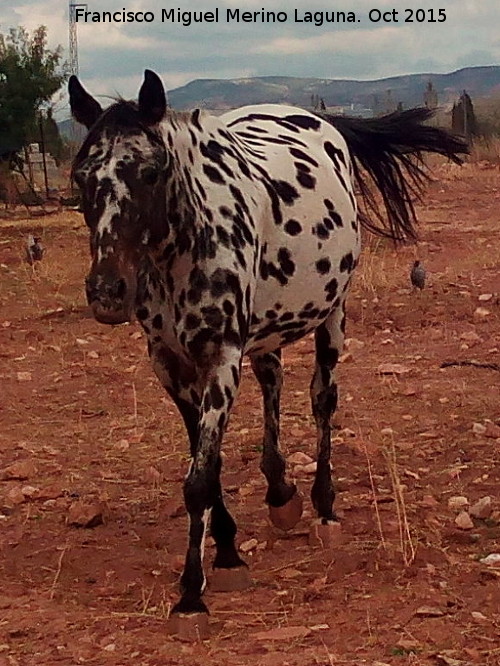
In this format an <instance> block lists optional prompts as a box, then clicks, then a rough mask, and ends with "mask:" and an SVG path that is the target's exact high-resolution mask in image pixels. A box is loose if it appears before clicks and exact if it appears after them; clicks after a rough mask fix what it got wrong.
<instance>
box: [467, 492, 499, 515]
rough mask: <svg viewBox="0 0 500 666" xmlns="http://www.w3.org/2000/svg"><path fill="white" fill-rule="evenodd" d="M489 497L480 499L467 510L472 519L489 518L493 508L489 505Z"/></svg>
mask: <svg viewBox="0 0 500 666" xmlns="http://www.w3.org/2000/svg"><path fill="white" fill-rule="evenodd" d="M491 504H492V503H491V497H490V496H489V495H487V496H486V497H481V499H480V500H478V501H477V502H476V503H475V504H473V505H472V506H471V508H470V509H469V513H470V515H471V516H474V518H481V519H482V520H485V519H486V518H489V517H490V516H491V514H492V511H493V507H492V505H491Z"/></svg>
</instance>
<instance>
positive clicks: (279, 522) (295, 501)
mask: <svg viewBox="0 0 500 666" xmlns="http://www.w3.org/2000/svg"><path fill="white" fill-rule="evenodd" d="M302 504H303V502H302V495H301V494H300V493H299V492H295V494H294V495H292V497H291V499H289V500H288V502H287V503H286V504H283V506H270V507H269V518H270V519H271V522H272V524H273V525H274V526H275V527H278V528H279V529H280V530H291V529H292V528H293V527H295V525H296V524H297V523H298V522H299V520H300V518H301V516H302Z"/></svg>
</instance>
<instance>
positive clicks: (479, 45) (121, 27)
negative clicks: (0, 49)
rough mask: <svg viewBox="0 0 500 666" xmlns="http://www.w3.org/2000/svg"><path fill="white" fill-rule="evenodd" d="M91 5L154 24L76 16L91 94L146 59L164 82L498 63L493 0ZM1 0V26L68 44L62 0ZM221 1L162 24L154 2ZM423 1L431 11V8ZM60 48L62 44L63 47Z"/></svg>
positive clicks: (120, 83) (126, 0) (362, 74)
mask: <svg viewBox="0 0 500 666" xmlns="http://www.w3.org/2000/svg"><path fill="white" fill-rule="evenodd" d="M87 3H88V9H89V10H90V11H101V12H102V11H121V10H122V8H125V9H126V10H128V11H146V10H148V11H153V12H155V14H156V16H157V19H156V21H155V22H154V23H149V24H139V23H114V24H109V23H92V24H91V23H88V24H85V23H79V24H78V26H77V31H78V43H79V61H80V74H81V78H82V80H83V81H84V83H85V84H86V85H87V84H88V87H89V89H92V90H93V91H94V92H97V93H99V94H103V93H105V92H106V93H109V94H114V93H116V92H118V93H120V94H122V95H123V96H125V97H133V96H135V95H136V93H137V88H138V86H139V85H140V81H141V78H142V74H143V71H144V69H145V68H151V69H154V70H156V71H158V72H159V73H161V74H162V76H163V78H164V81H165V84H166V86H167V87H168V88H173V87H177V86H179V85H182V84H184V83H187V82H188V81H189V80H192V79H195V78H238V77H245V76H252V75H256V76H257V75H258V76H264V75H283V76H317V77H320V78H359V79H368V78H382V77H389V76H395V75H399V74H405V73H415V72H429V71H436V72H445V71H450V70H452V69H456V68H458V67H463V66H466V65H478V64H495V63H500V40H499V37H498V11H499V10H498V0H440V2H439V3H436V2H435V0H419V1H418V3H408V6H410V7H411V6H414V7H415V8H417V7H418V8H421V9H423V10H425V12H426V14H425V16H426V17H427V18H432V17H433V16H434V18H437V17H436V14H435V13H436V9H437V8H438V7H440V8H443V9H444V10H445V12H446V21H442V22H438V21H431V22H423V23H422V22H418V21H416V20H415V17H413V18H414V20H413V22H412V23H407V22H405V18H406V17H407V16H406V13H405V12H404V11H403V10H402V9H399V21H398V22H397V23H386V22H384V21H383V20H381V21H380V22H378V23H374V22H370V21H369V20H368V12H369V11H370V9H372V8H376V9H379V10H381V11H389V10H391V9H392V8H393V7H394V6H395V5H396V6H397V3H395V2H394V0H336V1H335V2H333V3H330V2H329V1H328V0H315V2H314V7H311V4H312V3H311V0H292V1H291V0H266V2H264V1H263V0H196V1H195V0H182V2H179V3H177V4H175V3H174V4H172V5H170V4H168V3H165V2H164V0H87ZM332 4H333V5H334V9H335V11H354V12H356V17H357V18H359V22H356V23H327V24H326V23H325V24H324V25H322V26H315V25H311V24H306V23H296V22H294V20H293V13H294V12H293V10H294V9H295V8H296V9H297V10H298V11H299V13H302V14H303V13H304V11H306V10H311V11H329V12H331V11H333V8H332ZM6 5H7V3H6V1H5V0H3V2H1V6H0V31H2V32H5V31H6V30H7V28H8V27H9V26H15V25H24V26H25V27H27V28H29V29H33V28H34V27H36V26H38V25H40V24H45V25H47V27H48V35H49V42H50V46H51V47H52V48H53V47H54V46H56V45H57V44H62V45H63V46H64V47H65V48H66V47H67V44H68V21H67V11H68V8H67V3H66V0H11V2H10V3H9V5H8V6H6ZM171 6H173V7H174V8H175V9H176V8H177V7H181V9H182V10H183V11H196V12H200V11H208V10H213V9H214V8H215V7H219V9H220V21H219V23H205V24H203V23H201V24H200V23H193V24H192V25H190V26H189V27H184V26H182V25H180V24H179V23H168V22H165V23H162V21H161V19H160V16H161V9H162V8H163V7H165V8H169V7H171ZM263 7H265V9H266V10H269V11H276V12H277V11H286V12H287V13H288V15H289V20H288V21H287V22H286V23H274V24H273V23H266V22H262V21H261V20H259V17H258V16H257V21H256V22H252V23H246V22H240V23H236V22H231V23H229V24H228V23H227V22H226V21H225V10H226V9H227V8H232V9H233V10H234V9H235V8H239V9H240V10H241V11H252V12H260V10H261V9H262V8H263ZM431 10H434V14H432V12H431ZM66 57H67V49H66Z"/></svg>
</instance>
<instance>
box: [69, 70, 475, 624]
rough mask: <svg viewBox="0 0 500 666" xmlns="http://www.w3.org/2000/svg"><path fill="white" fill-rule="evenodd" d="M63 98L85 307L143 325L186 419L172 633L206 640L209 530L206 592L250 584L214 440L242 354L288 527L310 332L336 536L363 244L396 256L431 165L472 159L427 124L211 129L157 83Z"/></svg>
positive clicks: (105, 319)
mask: <svg viewBox="0 0 500 666" xmlns="http://www.w3.org/2000/svg"><path fill="white" fill-rule="evenodd" d="M69 93H70V101H71V109H72V113H73V115H74V117H75V119H76V120H77V121H79V122H81V123H83V124H84V125H85V126H86V127H87V128H88V130H89V131H88V134H87V137H86V138H85V140H84V142H83V144H82V146H81V148H80V150H79V152H78V154H77V156H76V158H75V160H74V164H73V177H74V180H75V182H76V183H77V184H78V186H79V188H80V190H81V194H82V207H83V212H84V216H85V221H86V223H87V225H88V227H89V230H90V246H91V255H92V265H91V268H90V273H89V275H88V277H87V280H86V292H87V298H88V302H89V304H90V306H91V308H92V311H93V314H94V316H95V318H96V319H97V320H98V321H99V322H102V323H105V324H120V323H122V322H126V321H129V320H130V319H131V318H132V316H133V314H134V312H135V316H136V317H137V319H138V320H139V322H140V324H141V325H142V328H143V329H144V331H145V333H146V336H147V340H148V351H149V354H150V357H151V362H152V366H153V369H154V371H155V373H156V375H157V376H158V378H159V380H160V382H161V383H162V385H163V386H164V388H165V389H166V391H167V392H168V394H169V395H170V396H171V398H172V400H173V401H174V403H175V404H176V406H177V408H178V410H179V412H180V414H181V415H182V418H183V420H184V423H185V426H186V430H187V434H188V437H189V444H190V453H191V462H190V466H189V471H188V474H187V476H186V479H185V482H184V498H185V504H186V508H187V512H188V514H189V532H188V535H189V536H188V547H187V554H186V560H185V566H184V571H183V573H182V576H181V581H180V582H181V590H182V596H181V598H180V600H179V602H178V603H177V604H176V605H175V607H174V608H173V611H172V618H173V625H174V628H175V630H177V631H178V632H179V633H181V634H182V633H184V634H189V633H190V632H192V631H194V632H195V633H196V632H198V633H199V634H200V635H206V633H207V631H208V620H207V613H208V611H207V607H206V605H205V603H204V602H203V600H202V594H203V591H204V589H205V585H206V578H205V573H204V569H203V552H204V541H205V534H206V530H207V525H208V522H209V518H210V519H211V534H212V536H213V538H214V541H215V549H216V553H215V560H214V563H213V566H214V573H213V579H212V580H213V581H214V583H215V587H218V588H219V589H221V588H222V589H237V588H243V587H244V586H245V585H246V584H248V583H249V576H248V573H247V571H248V570H247V565H246V564H245V563H244V562H243V561H242V559H241V558H240V556H239V555H238V552H237V549H236V547H235V535H236V524H235V522H234V520H233V518H232V517H231V515H230V513H229V511H228V509H227V508H226V506H225V503H224V496H223V493H222V486H221V481H220V473H221V441H222V437H223V433H224V430H225V428H226V426H227V423H228V418H229V413H230V411H231V407H232V405H233V401H234V399H235V396H236V394H237V391H238V386H239V383H240V377H241V371H242V370H241V368H242V359H243V357H244V355H245V354H246V355H248V356H249V357H250V360H251V365H252V368H253V371H254V373H255V375H256V377H257V380H258V382H259V383H260V386H261V389H262V394H263V403H264V440H263V455H262V463H261V469H262V471H263V473H264V475H265V477H266V480H267V484H268V490H267V494H266V498H265V499H266V502H267V504H268V505H269V508H270V516H271V519H272V521H273V522H274V523H275V524H276V525H278V526H279V527H282V528H285V529H287V528H291V527H292V526H293V525H294V524H296V523H297V521H298V520H299V518H300V516H301V499H300V496H299V494H298V492H297V488H296V486H295V485H294V484H293V483H291V482H289V481H287V479H286V475H285V461H284V458H283V456H282V454H281V453H280V447H279V411H280V393H281V387H282V382H283V373H282V366H281V351H280V350H281V349H282V347H284V346H285V345H288V344H290V343H293V342H295V341H296V340H299V339H300V338H302V337H304V336H305V335H307V334H308V333H310V332H312V331H314V336H315V345H316V352H315V369H314V374H313V377H312V381H311V385H310V394H311V402H312V412H313V415H314V419H315V422H316V428H317V471H316V476H315V479H314V483H313V485H312V490H311V498H312V503H313V506H314V509H315V511H316V514H317V519H316V520H317V522H318V523H319V524H320V525H321V526H322V528H323V531H324V533H325V534H326V533H327V532H328V530H329V529H330V528H332V529H334V528H335V523H336V520H337V519H336V516H335V513H334V510H333V502H334V497H335V493H334V488H333V484H332V475H331V467H330V418H331V416H332V413H333V412H334V411H335V409H336V405H337V385H336V382H335V378H334V369H335V366H336V364H337V361H338V358H339V353H340V351H341V349H342V344H343V338H344V326H345V307H344V304H345V298H346V293H347V290H348V288H349V283H350V281H351V278H352V275H353V271H354V269H355V267H356V264H357V261H358V256H359V252H360V234H361V228H362V227H365V228H368V229H370V230H371V231H374V232H376V233H380V234H384V235H386V236H389V237H391V238H393V239H395V240H396V241H398V240H405V239H409V238H410V239H411V238H413V237H414V235H415V222H416V219H415V211H414V208H413V204H412V200H413V199H414V197H415V195H417V194H418V193H419V192H420V191H421V188H422V185H423V184H424V181H425V179H426V173H425V169H424V164H423V161H422V160H423V154H424V153H425V152H431V153H439V154H442V155H445V156H446V157H448V158H449V159H451V160H453V161H455V162H460V158H459V155H460V154H462V153H465V152H466V145H465V143H464V142H463V141H462V140H461V139H459V138H458V137H454V136H452V135H451V134H449V133H448V132H446V131H444V130H441V129H438V128H435V127H432V126H430V125H428V124H426V123H425V121H427V120H428V119H429V117H430V116H431V112H429V111H428V110H426V109H413V110H408V111H403V112H398V113H392V114H389V115H387V116H384V117H381V118H375V119H365V120H363V119H354V118H347V117H342V116H331V115H327V114H326V113H310V112H309V111H305V110H301V109H298V108H295V107H290V106H279V105H259V106H248V107H244V108H241V109H238V110H235V111H230V112H229V113H226V114H224V115H222V116H219V117H214V116H212V115H210V114H208V113H205V112H201V111H200V110H195V111H192V112H185V111H182V112H178V111H174V110H171V109H169V108H167V105H166V102H165V91H164V87H163V84H162V82H161V80H160V78H159V77H158V76H157V75H156V74H155V73H153V72H151V71H149V70H146V72H145V77H144V81H143V83H142V86H141V88H140V91H139V96H138V101H137V102H129V101H124V100H121V99H120V100H118V101H116V102H115V103H113V104H112V105H111V106H110V107H109V108H107V109H106V110H104V111H103V109H102V108H101V106H100V104H99V103H98V102H97V101H96V100H95V99H94V98H93V97H92V96H91V95H90V94H89V93H88V92H87V91H86V90H85V89H84V88H83V87H82V85H81V84H80V82H79V80H78V79H77V78H76V77H74V76H73V77H71V79H70V81H69ZM370 182H371V184H372V185H373V184H374V185H375V188H373V187H372V189H369V185H370ZM356 189H357V190H358V193H359V194H360V195H361V200H362V201H364V204H363V206H360V210H358V205H357V199H356V196H355V190H356ZM373 190H375V194H373ZM377 197H378V198H379V199H381V201H382V202H383V204H384V208H385V216H382V214H381V213H380V212H379V211H378V208H377V200H376V198H377ZM193 627H194V629H193Z"/></svg>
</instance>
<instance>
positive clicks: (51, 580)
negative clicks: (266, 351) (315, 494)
mask: <svg viewBox="0 0 500 666" xmlns="http://www.w3.org/2000/svg"><path fill="white" fill-rule="evenodd" d="M483 166H484V165H483ZM486 166H487V165H486ZM437 176H438V180H436V182H435V183H433V184H432V185H431V186H430V188H429V191H428V193H427V195H426V197H425V204H424V205H422V206H420V207H419V216H420V219H421V221H422V225H421V227H422V241H421V242H420V244H419V246H418V247H417V248H415V247H410V248H403V249H400V250H398V251H395V250H394V249H393V248H392V247H391V246H389V245H388V244H386V243H383V242H380V241H372V242H371V244H370V246H369V247H367V248H366V250H365V253H364V259H363V263H362V266H361V268H360V270H359V274H358V276H357V279H356V282H355V284H354V288H353V290H352V293H351V297H350V302H349V325H348V337H350V338H355V339H356V340H358V341H361V342H363V343H364V345H363V346H360V345H356V344H355V343H354V344H352V345H351V348H350V349H351V351H350V352H348V354H347V356H346V357H344V359H343V363H342V364H341V365H340V366H339V383H340V389H341V401H340V407H339V411H338V413H337V415H336V416H335V425H336V428H337V430H336V431H335V447H334V454H333V463H334V468H335V476H336V479H337V488H338V491H339V492H338V496H337V501H336V506H337V510H338V513H339V515H340V517H341V518H342V525H343V528H342V529H343V539H342V543H341V544H340V545H338V546H337V547H335V548H333V550H332V551H330V552H326V553H325V552H323V551H321V550H317V549H315V550H313V549H311V548H310V547H309V545H308V540H307V535H308V531H309V524H310V522H311V520H312V518H313V515H312V510H311V506H310V501H309V488H310V484H311V478H312V477H311V476H310V475H307V474H304V473H303V472H298V473H297V474H296V477H297V483H298V485H299V487H300V489H301V490H302V492H303V493H304V496H305V513H304V517H303V519H302V520H301V522H300V523H299V525H298V528H297V529H295V530H293V531H292V532H291V533H289V534H286V535H285V534H280V533H277V532H276V531H273V530H271V528H270V527H269V525H268V519H267V509H266V507H265V505H264V502H263V496H264V492H265V485H264V481H263V478H262V476H261V474H260V472H259V456H260V438H261V415H260V411H261V407H260V396H259V391H258V387H257V385H256V382H255V380H254V379H253V377H252V376H251V373H250V371H249V368H248V363H247V364H246V368H245V379H244V382H243V385H242V388H241V393H240V397H239V400H238V403H237V405H236V409H235V410H234V414H233V418H232V421H231V426H230V429H229V432H228V433H227V436H226V439H225V447H224V450H225V460H224V486H225V489H226V492H227V501H228V506H229V507H230V509H231V511H232V512H233V514H234V516H235V518H236V519H237V522H238V525H239V534H238V539H239V542H240V543H244V542H246V541H249V540H250V539H256V541H257V545H256V547H253V548H251V550H250V552H249V553H247V554H246V555H245V556H244V557H245V558H246V560H247V562H248V563H249V564H250V567H251V574H252V577H253V579H254V586H253V587H252V588H251V589H249V590H246V591H244V592H228V593H219V592H217V593H216V592H211V591H210V590H208V592H207V594H206V601H207V603H208V605H209V607H210V610H211V616H210V631H211V638H210V640H209V641H206V642H203V643H194V644H192V643H182V642H179V641H178V640H176V639H175V638H173V637H171V636H169V635H168V634H167V617H168V613H169V609H170V608H171V605H172V603H173V602H175V600H176V599H177V598H178V592H177V580H178V575H179V569H180V562H181V561H182V557H183V555H184V548H185V542H186V536H185V530H186V518H185V513H184V510H183V504H182V480H183V476H184V473H185V470H186V460H187V456H186V453H187V446H186V436H185V433H184V430H183V427H182V426H181V423H180V419H179V416H178V415H177V413H176V410H175V408H174V406H173V405H172V403H171V402H170V400H168V399H167V398H166V396H165V395H164V393H163V391H162V389H161V388H160V386H159V385H158V384H157V381H156V379H155V378H154V376H153V374H152V371H151V369H150V367H149V364H148V360H147V357H146V352H145V343H144V340H143V339H142V334H141V333H140V331H139V328H138V326H137V325H128V326H120V327H117V328H106V327H103V326H100V325H98V324H97V323H96V322H95V321H94V320H93V319H92V318H91V316H90V315H89V312H88V310H87V308H86V306H85V303H84V294H83V288H82V287H83V280H84V276H85V273H86V270H87V267H88V240H87V232H86V229H85V228H84V226H83V225H82V220H81V217H80V216H79V215H78V214H77V213H65V214H60V215H55V216H51V217H48V218H44V219H36V220H33V221H30V220H25V221H24V222H23V221H18V222H16V225H15V226H14V224H13V223H12V222H10V223H9V224H8V225H7V224H4V225H3V227H1V228H0V264H1V266H0V308H1V310H0V386H1V388H0V419H1V431H0V451H1V460H0V473H2V472H3V473H5V470H6V469H7V472H8V468H9V466H10V465H13V464H15V463H25V464H23V465H21V466H20V467H17V468H16V467H14V468H11V469H10V474H11V476H12V475H14V476H16V475H17V476H20V477H25V478H22V479H16V478H14V479H12V478H11V479H8V480H3V481H1V482H0V547H1V555H0V666H4V665H5V666H7V665H9V666H10V665H19V666H43V665H51V664H65V665H66V664H67V665H77V664H95V665H99V666H101V665H102V664H106V665H107V664H109V665H110V666H114V665H117V664H137V665H138V666H142V665H153V664H154V665H156V664H189V665H197V664H200V665H201V664H203V665H206V664H212V663H213V664H220V665H222V666H224V665H226V664H227V665H231V666H233V665H239V664H241V665H243V664H245V665H247V664H248V665H261V664H262V665H263V666H266V665H269V666H271V665H273V666H274V665H279V664H289V665H290V666H295V665H299V664H301V665H314V664H320V665H324V666H326V665H330V664H342V665H344V664H345V665H347V664H349V665H354V666H357V665H361V664H370V665H376V664H379V666H380V665H381V664H382V665H383V664H444V665H446V664H451V665H454V664H476V663H477V664H481V666H492V665H494V664H497V665H498V664H500V647H499V645H500V633H499V628H500V618H499V608H500V591H499V590H500V584H499V576H500V569H498V568H495V567H494V566H491V565H487V564H485V563H482V562H481V561H480V560H481V559H482V558H484V557H485V556H487V555H489V554H491V553H500V514H499V509H500V502H499V497H498V488H499V481H500V464H499V463H500V455H499V452H500V438H499V435H498V430H496V429H495V428H496V426H495V423H496V424H497V426H498V425H500V401H499V393H500V391H499V389H500V373H499V372H498V371H495V370H494V369H488V368H478V367H473V366H464V367H448V368H445V369H441V368H440V365H441V363H443V362H444V361H458V360H469V361H470V360H475V361H477V362H479V363H484V364H488V363H489V364H494V363H499V362H500V352H499V350H500V326H499V319H500V317H499V314H500V307H499V294H500V170H499V169H498V168H496V169H495V168H493V167H492V168H483V169H479V168H477V167H472V166H467V167H465V168H464V169H462V171H459V170H458V169H455V168H451V167H450V168H444V167H442V168H440V169H439V170H438V172H437ZM28 231H30V232H33V231H36V232H40V234H39V235H41V236H42V239H43V241H42V242H43V243H44V245H45V246H46V248H47V252H46V257H45V258H44V260H43V261H42V262H41V264H40V265H38V266H37V267H36V269H35V270H33V269H32V268H31V267H30V266H28V265H27V264H26V263H25V262H24V260H23V243H24V239H25V237H26V234H27V233H28ZM417 256H418V258H420V259H421V260H422V261H423V263H424V265H425V266H426V268H427V269H428V271H429V273H430V277H429V284H428V287H427V288H426V289H425V290H424V291H423V292H418V293H413V292H412V291H411V290H410V289H409V283H408V272H409V267H410V266H411V263H412V261H413V259H414V258H415V257H417ZM484 294H491V295H492V296H491V298H490V299H489V300H480V299H479V297H480V296H481V295H484ZM478 308H483V309H485V310H487V311H488V312H487V313H485V312H484V311H481V310H480V311H477V309H478ZM471 334H475V335H471ZM285 363H286V373H285V377H286V380H285V381H286V390H285V396H284V401H283V416H282V419H283V423H282V433H283V435H282V436H283V447H284V450H285V452H286V454H287V455H290V454H291V453H293V452H296V451H302V452H305V453H308V454H310V455H311V456H314V450H315V434H314V428H313V423H312V419H311V416H310V409H309V397H308V385H309V380H310V373H311V366H312V343H311V340H310V339H307V340H304V341H303V342H301V343H299V344H297V345H295V346H294V347H292V348H290V349H287V350H286V351H285ZM382 363H397V364H400V365H401V366H403V367H402V368H399V369H400V370H402V371H403V372H402V373H401V374H389V375H383V374H380V372H379V371H378V369H379V366H380V364H382ZM488 420H490V422H491V423H489V424H488ZM474 423H476V424H481V425H483V426H484V425H486V426H487V427H486V431H484V428H481V427H478V426H476V430H478V432H477V433H475V432H473V429H472V427H473V424H474ZM390 429H392V430H390ZM291 473H292V471H291ZM453 496H466V497H467V498H468V500H469V502H470V503H471V504H473V503H474V502H476V501H477V500H478V499H480V498H482V497H485V496H491V498H492V500H493V513H492V515H491V516H489V517H487V518H486V519H474V525H473V527H472V529H469V530H463V529H459V528H458V527H457V526H456V525H455V523H454V520H455V517H456V515H457V511H456V510H453V509H452V508H450V507H449V505H448V499H449V498H450V497H453ZM77 501H81V502H82V503H83V504H84V505H85V506H87V508H88V509H90V510H91V513H92V510H94V509H95V511H94V512H93V513H92V515H91V518H92V517H94V518H95V516H94V514H99V513H102V515H103V523H102V524H98V523H99V522H100V521H99V520H98V519H95V520H92V521H91V524H92V525H94V527H89V528H78V527H74V526H71V525H70V524H68V522H71V521H68V516H69V515H70V514H69V509H70V507H71V506H72V505H73V504H74V503H75V502H77ZM88 505H90V507H89V506H88ZM77 506H78V505H77ZM74 511H75V510H74V509H73V514H74ZM73 514H71V515H73ZM247 545H248V544H247ZM209 546H210V544H209ZM250 546H251V544H250ZM212 556H213V548H211V547H209V548H208V552H207V556H206V559H207V570H208V571H210V568H209V567H210V560H211V557H212Z"/></svg>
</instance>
